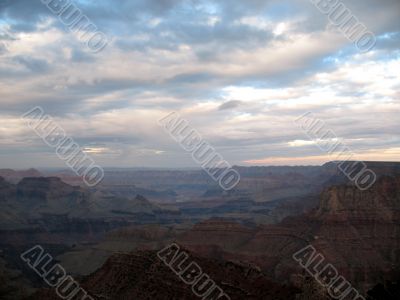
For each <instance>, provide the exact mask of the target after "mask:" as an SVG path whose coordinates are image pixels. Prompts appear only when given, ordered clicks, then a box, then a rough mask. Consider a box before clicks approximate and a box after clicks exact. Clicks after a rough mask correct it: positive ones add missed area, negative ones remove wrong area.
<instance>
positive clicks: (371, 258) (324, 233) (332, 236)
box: [180, 176, 400, 291]
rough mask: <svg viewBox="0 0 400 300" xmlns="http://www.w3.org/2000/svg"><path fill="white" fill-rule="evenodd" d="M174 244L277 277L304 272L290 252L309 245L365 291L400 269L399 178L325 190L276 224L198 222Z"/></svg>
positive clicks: (384, 178)
mask: <svg viewBox="0 0 400 300" xmlns="http://www.w3.org/2000/svg"><path fill="white" fill-rule="evenodd" d="M238 226H239V225H238ZM199 241H200V242H199ZM180 242H181V243H183V244H185V245H187V247H190V249H192V250H193V251H199V252H201V253H202V254H203V255H210V256H211V255H218V256H219V257H222V258H225V259H236V260H242V261H248V262H251V263H253V264H256V265H258V266H260V267H261V269H262V270H264V271H265V272H267V273H268V274H270V275H271V276H272V277H274V278H278V279H281V280H288V278H289V276H290V274H296V273H299V274H301V273H303V272H304V270H302V268H301V267H300V266H298V264H297V263H296V262H295V261H294V259H293V258H292V256H293V254H294V253H296V252H297V251H299V250H300V249H302V248H304V247H305V246H307V245H313V246H314V247H315V248H316V249H317V251H318V252H320V253H321V254H322V255H323V256H324V257H325V262H326V263H325V264H328V263H331V264H333V265H334V266H335V268H337V269H338V271H339V273H340V274H341V275H343V276H344V277H346V279H347V280H349V281H350V282H351V283H352V284H353V285H355V286H357V287H358V288H360V289H361V290H363V291H366V290H368V289H369V288H371V287H372V286H373V285H374V284H376V283H377V282H379V281H380V280H382V279H383V278H388V279H391V278H392V277H395V276H396V275H398V273H399V270H400V176H394V177H385V176H383V177H381V178H380V179H379V180H378V182H377V183H376V184H375V185H374V186H373V187H372V188H371V189H369V190H367V191H360V190H358V189H357V188H356V187H354V186H351V185H342V186H334V187H331V188H328V189H326V190H325V191H324V192H323V193H322V195H321V201H320V205H319V207H318V208H317V209H315V210H314V211H312V212H311V213H308V214H305V215H301V216H299V217H290V218H287V219H285V220H284V221H283V222H281V223H280V224H277V225H268V226H259V227H258V228H256V229H253V230H251V229H249V228H241V229H239V230H238V228H235V227H233V226H232V225H230V224H227V225H226V226H223V225H222V224H218V225H217V226H213V225H212V224H210V222H206V223H202V224H199V225H197V226H196V227H194V228H193V229H192V230H191V231H190V232H188V233H187V234H185V235H183V236H182V237H181V239H180Z"/></svg>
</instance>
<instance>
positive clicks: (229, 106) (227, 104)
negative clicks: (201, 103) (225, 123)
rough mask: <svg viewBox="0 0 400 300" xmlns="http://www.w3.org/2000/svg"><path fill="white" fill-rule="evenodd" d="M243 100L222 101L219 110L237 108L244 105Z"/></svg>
mask: <svg viewBox="0 0 400 300" xmlns="http://www.w3.org/2000/svg"><path fill="white" fill-rule="evenodd" d="M242 104H243V102H242V101H239V100H231V101H227V102H225V103H222V104H221V105H220V106H219V107H218V110H228V109H233V108H236V107H238V106H240V105H242Z"/></svg>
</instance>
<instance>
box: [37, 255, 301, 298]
mask: <svg viewBox="0 0 400 300" xmlns="http://www.w3.org/2000/svg"><path fill="white" fill-rule="evenodd" d="M188 254H189V258H188V261H187V264H188V263H190V262H192V261H194V262H196V263H197V264H198V265H199V266H200V267H201V269H202V271H203V272H204V273H206V274H207V275H209V276H210V278H211V279H212V280H214V281H215V283H216V284H217V285H218V286H219V287H220V288H221V289H222V290H223V291H224V292H225V293H226V294H227V295H229V297H230V299H232V300H243V299H250V300H251V299H253V300H256V299H257V300H259V299H265V300H280V299H281V300H291V299H293V300H294V299H295V295H296V293H298V292H299V291H298V290H297V289H296V288H293V287H288V286H284V285H281V284H278V283H274V282H272V281H271V280H269V279H268V278H266V277H265V276H264V275H263V274H262V273H261V272H260V271H259V270H257V269H254V268H251V267H249V266H244V265H240V264H235V263H231V262H221V261H217V260H210V259H206V258H202V257H199V256H197V255H195V254H193V253H190V252H189V253H188ZM82 286H83V288H85V289H86V290H87V291H88V292H89V293H90V294H91V295H92V296H93V297H94V299H110V300H114V299H115V300H119V299H126V300H131V299H132V300H134V299H135V300H136V299H138V300H145V299H159V300H170V299H180V300H189V299H190V300H191V299H193V300H194V299H200V298H199V297H197V296H196V295H195V294H194V293H193V292H192V290H191V286H190V285H187V284H185V283H184V282H183V281H182V280H181V279H180V278H179V276H178V275H176V274H175V273H174V272H173V271H172V270H171V269H170V268H169V267H167V266H166V265H165V264H164V263H163V262H162V261H161V260H160V259H159V258H158V257H157V255H156V252H154V251H138V252H134V253H126V254H115V255H113V256H112V257H110V258H109V259H108V260H107V262H106V263H105V264H104V265H103V267H101V268H100V269H99V270H98V271H96V272H95V273H93V274H92V275H90V276H89V277H87V278H86V279H84V280H82ZM39 299H40V300H50V299H57V296H56V295H54V291H51V290H42V291H40V292H38V293H37V294H36V295H34V296H33V297H32V298H31V300H39ZM209 299H217V298H209ZM221 299H227V298H221Z"/></svg>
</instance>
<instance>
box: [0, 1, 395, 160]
mask: <svg viewBox="0 0 400 300" xmlns="http://www.w3.org/2000/svg"><path fill="white" fill-rule="evenodd" d="M43 2H45V1H43ZM61 2H62V1H61ZM73 3H74V5H76V7H78V8H79V9H80V10H81V12H82V14H84V15H86V16H87V17H88V18H89V19H90V21H91V22H92V23H93V24H95V25H96V26H97V28H98V30H99V31H101V32H103V33H104V34H105V36H107V38H108V39H109V41H110V42H109V43H108V45H107V46H106V47H105V48H104V49H103V50H102V51H100V52H98V53H93V52H91V51H90V49H89V48H88V47H87V45H86V44H85V43H83V42H82V41H81V40H79V36H78V35H77V33H74V32H71V30H70V29H69V28H68V27H67V26H66V25H64V24H63V22H61V21H60V20H59V18H58V16H56V15H54V14H53V12H51V11H50V10H49V8H48V7H47V6H46V5H45V4H43V3H42V2H41V1H40V0H0V168H29V167H63V166H64V162H63V161H60V159H58V157H57V156H56V154H55V153H54V149H53V148H50V147H48V146H47V145H46V144H45V143H44V142H43V141H42V140H41V138H39V137H38V136H37V135H36V134H35V132H33V131H32V130H31V129H30V128H29V127H27V126H26V124H25V123H24V122H23V120H21V118H20V116H21V115H22V114H24V113H25V112H26V111H28V110H30V109H32V108H33V107H35V106H40V107H42V108H43V110H44V111H45V112H46V113H47V114H49V115H50V116H52V117H53V119H54V120H55V121H56V122H57V123H58V124H59V125H60V126H61V127H62V128H63V129H64V130H65V131H66V132H67V134H68V136H70V137H72V138H73V139H74V140H75V141H76V142H77V143H78V144H79V145H80V146H81V147H82V149H83V151H85V152H86V153H88V154H89V155H91V156H92V158H93V159H94V160H95V161H96V162H97V163H98V164H99V165H101V166H104V167H163V168H166V167H167V168H176V167H194V166H196V163H195V162H194V161H193V160H192V159H191V155H190V153H187V152H185V151H184V150H182V148H181V147H180V146H179V145H178V144H177V143H176V142H175V141H174V140H173V139H171V137H170V136H169V135H168V134H167V133H166V132H165V131H164V130H163V129H162V128H161V127H160V126H159V124H158V120H159V119H160V118H162V117H164V116H165V115H168V114H169V113H171V112H177V113H179V114H180V115H181V116H182V117H183V118H185V119H186V120H188V122H189V123H190V125H191V126H192V127H193V128H195V129H196V130H197V131H198V132H199V133H201V135H202V137H203V138H204V140H206V141H207V142H209V143H210V144H211V145H212V146H214V147H215V149H216V150H217V151H218V152H219V153H220V154H221V155H222V156H223V157H224V158H225V159H226V160H227V161H228V162H229V163H231V164H232V165H247V166H252V165H315V164H322V163H324V162H327V161H330V160H334V157H332V156H331V155H328V154H327V153H324V152H323V151H321V150H320V149H319V148H318V147H317V145H316V142H315V141H312V140H310V139H309V138H308V137H307V135H306V134H305V133H304V132H303V131H302V130H301V129H300V128H299V127H298V126H296V125H295V124H294V120H296V119H297V118H298V117H299V116H301V115H303V114H304V113H307V112H312V113H313V114H314V115H315V116H316V117H317V118H319V119H321V120H323V121H324V122H325V123H326V126H327V128H329V129H331V130H332V131H333V132H335V134H336V135H337V136H338V138H339V139H340V140H341V141H342V142H343V143H344V144H346V145H347V146H348V147H349V148H350V149H351V150H352V152H353V153H354V154H355V158H357V159H360V160H382V161H384V160H386V161H400V129H399V115H400V114H399V113H400V80H399V70H400V1H399V0H351V1H346V0H345V1H342V3H343V4H345V6H346V7H348V8H349V9H350V10H351V11H352V13H353V15H354V16H356V17H357V18H358V20H359V21H360V22H362V23H363V24H365V26H366V27H367V28H368V30H370V31H371V32H373V33H374V34H375V36H376V39H377V43H376V46H375V47H374V48H373V49H372V50H371V51H368V52H366V53H363V52H360V51H359V49H358V48H357V47H356V46H355V45H354V43H352V42H351V41H350V40H348V39H347V38H346V37H345V35H343V33H342V32H340V31H339V30H338V29H337V28H336V27H334V26H332V24H331V22H330V21H329V18H328V17H327V16H326V15H324V14H322V13H321V12H320V11H319V10H318V9H317V8H316V7H315V6H314V4H313V3H312V2H311V1H309V0H279V1H278V0H242V1H235V0H229V1H228V0H218V1H217V0H215V1H212V0H204V1H201V0H118V1H115V0H114V1H111V0H97V1H90V0H74V1H73Z"/></svg>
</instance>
